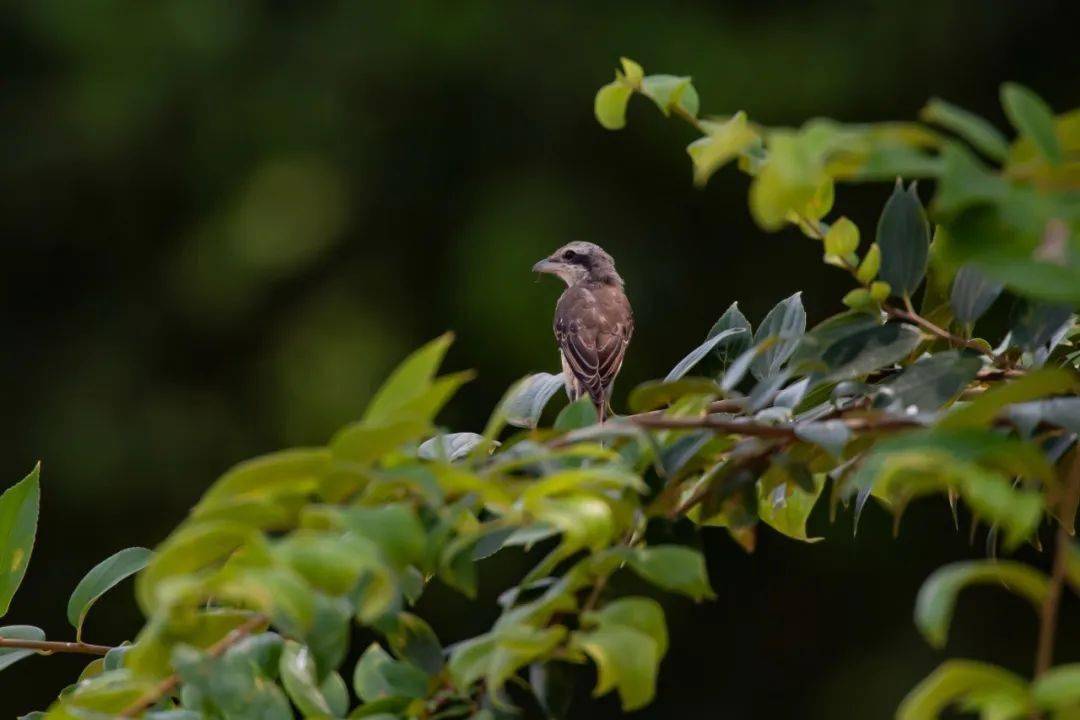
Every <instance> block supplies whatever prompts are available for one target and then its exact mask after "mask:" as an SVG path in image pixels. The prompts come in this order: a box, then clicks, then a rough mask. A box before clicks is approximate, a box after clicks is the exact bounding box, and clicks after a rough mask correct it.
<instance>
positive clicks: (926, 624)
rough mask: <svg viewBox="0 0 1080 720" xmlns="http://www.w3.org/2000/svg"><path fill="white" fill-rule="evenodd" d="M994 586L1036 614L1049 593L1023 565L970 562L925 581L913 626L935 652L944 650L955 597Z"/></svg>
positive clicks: (1035, 572) (949, 567) (1038, 576)
mask: <svg viewBox="0 0 1080 720" xmlns="http://www.w3.org/2000/svg"><path fill="white" fill-rule="evenodd" d="M976 584H982V585H996V586H998V587H1001V588H1002V589H1004V590H1009V591H1010V592H1013V593H1015V594H1016V595H1019V596H1020V597H1022V598H1025V599H1026V600H1028V601H1029V602H1031V604H1032V605H1033V606H1034V607H1035V609H1036V611H1038V610H1039V609H1040V608H1041V607H1042V603H1043V601H1044V600H1045V598H1046V594H1047V593H1048V592H1049V589H1050V585H1049V581H1048V580H1047V578H1046V576H1045V575H1043V574H1042V573H1040V572H1039V571H1038V570H1035V569H1033V568H1031V567H1029V566H1027V565H1024V564H1023V563H1019V562H1014V561H1009V560H973V561H967V562H956V563H951V564H949V565H945V566H944V567H940V568H938V569H937V570H935V571H934V572H933V574H931V575H930V577H929V578H927V579H926V582H924V583H923V585H922V587H921V588H920V589H919V595H918V597H917V598H916V600H915V625H916V626H917V627H918V628H919V631H920V632H921V633H922V634H923V637H925V638H926V640H927V642H929V643H930V644H931V645H933V646H934V647H936V648H941V647H944V646H945V641H946V639H947V638H948V635H949V625H950V623H951V622H952V616H953V608H954V607H955V606H956V596H957V595H958V594H959V593H960V591H961V590H963V589H964V588H965V587H967V586H969V585H976Z"/></svg>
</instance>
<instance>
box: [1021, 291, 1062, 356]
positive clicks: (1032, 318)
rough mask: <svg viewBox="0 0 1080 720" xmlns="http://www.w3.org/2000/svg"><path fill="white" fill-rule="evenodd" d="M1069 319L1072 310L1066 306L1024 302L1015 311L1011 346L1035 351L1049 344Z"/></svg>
mask: <svg viewBox="0 0 1080 720" xmlns="http://www.w3.org/2000/svg"><path fill="white" fill-rule="evenodd" d="M1071 318H1072V308H1070V307H1069V306H1068V305H1050V304H1046V303H1037V302H1031V301H1025V302H1023V303H1022V304H1021V305H1020V306H1019V308H1018V309H1017V310H1016V311H1015V316H1014V318H1013V323H1012V344H1013V345H1016V346H1017V347H1020V348H1023V349H1024V350H1036V349H1037V348H1040V347H1042V346H1044V345H1046V344H1047V343H1049V342H1050V341H1051V340H1052V339H1053V337H1054V336H1055V335H1056V334H1057V333H1058V331H1059V330H1060V329H1061V328H1062V327H1063V326H1064V325H1065V324H1066V323H1069V322H1071V321H1072V320H1071Z"/></svg>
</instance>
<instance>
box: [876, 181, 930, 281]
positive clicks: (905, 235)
mask: <svg viewBox="0 0 1080 720" xmlns="http://www.w3.org/2000/svg"><path fill="white" fill-rule="evenodd" d="M877 244H878V247H880V248H881V271H880V276H881V279H882V280H884V281H885V282H887V283H889V286H890V287H891V288H892V291H893V293H894V294H896V295H899V296H904V295H907V296H911V295H913V294H914V293H915V291H916V290H917V289H918V287H919V284H920V283H921V282H922V279H923V276H925V275H926V263H927V258H928V256H929V253H930V225H929V223H927V221H926V213H925V212H924V211H923V207H922V203H920V202H919V196H918V195H917V194H916V191H915V183H912V184H911V186H910V187H909V188H908V189H907V190H904V188H903V186H902V185H901V184H900V182H899V180H898V181H897V183H896V187H895V188H894V189H893V193H892V195H891V196H890V197H889V199H888V201H887V202H886V203H885V207H884V209H883V210H882V211H881V217H880V218H879V219H878V225H877Z"/></svg>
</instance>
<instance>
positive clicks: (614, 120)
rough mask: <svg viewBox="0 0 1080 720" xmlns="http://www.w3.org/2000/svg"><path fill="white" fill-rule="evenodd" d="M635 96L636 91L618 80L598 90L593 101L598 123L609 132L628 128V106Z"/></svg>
mask: <svg viewBox="0 0 1080 720" xmlns="http://www.w3.org/2000/svg"><path fill="white" fill-rule="evenodd" d="M633 94H634V89H633V88H632V87H630V86H629V85H627V84H626V83H624V82H622V81H621V80H618V79H616V80H614V81H612V82H609V83H608V84H607V85H605V86H603V87H602V88H600V89H599V90H597V91H596V99H595V100H594V101H593V114H594V115H596V120H597V122H599V123H600V124H601V125H602V126H603V127H605V128H607V129H608V130H621V129H622V128H624V127H626V105H627V103H628V102H629V101H630V96H631V95H633Z"/></svg>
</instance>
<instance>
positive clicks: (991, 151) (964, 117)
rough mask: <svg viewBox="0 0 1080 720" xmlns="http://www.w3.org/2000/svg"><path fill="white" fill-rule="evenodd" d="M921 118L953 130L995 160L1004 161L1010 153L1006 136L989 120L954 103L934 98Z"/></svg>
mask: <svg viewBox="0 0 1080 720" xmlns="http://www.w3.org/2000/svg"><path fill="white" fill-rule="evenodd" d="M919 116H920V117H921V118H922V119H923V120H925V121H926V122H931V123H934V124H935V125H940V126H941V127H943V128H945V129H946V130H951V131H952V132H954V133H956V134H957V135H959V136H960V137H962V138H963V139H964V140H966V141H967V142H969V143H971V145H972V146H973V147H974V148H976V149H977V150H979V151H980V152H982V153H983V154H984V155H986V156H987V157H989V158H991V159H993V160H998V161H1002V160H1004V159H1005V155H1006V154H1007V153H1008V151H1009V144H1008V142H1007V141H1006V140H1005V136H1004V135H1002V134H1001V132H1000V131H999V130H998V129H997V128H996V127H994V126H993V125H992V124H991V123H990V121H989V120H987V119H985V118H983V117H980V116H978V115H976V114H975V113H972V112H969V111H967V110H964V109H963V108H961V107H957V106H956V105H953V104H952V103H949V102H946V101H944V100H941V99H939V98H932V99H931V100H930V102H928V103H927V104H926V106H925V107H923V109H922V110H921V111H920V112H919Z"/></svg>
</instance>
